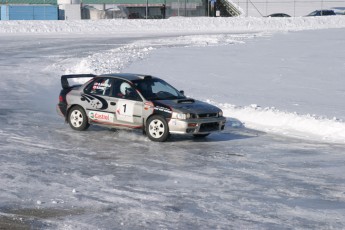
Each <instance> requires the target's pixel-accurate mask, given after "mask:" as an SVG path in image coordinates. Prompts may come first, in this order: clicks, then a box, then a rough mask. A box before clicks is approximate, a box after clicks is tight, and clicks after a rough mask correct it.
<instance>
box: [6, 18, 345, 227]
mask: <svg viewBox="0 0 345 230" xmlns="http://www.w3.org/2000/svg"><path fill="white" fill-rule="evenodd" d="M344 22H345V21H344V18H343V17H332V18H327V17H324V18H320V19H316V18H296V19H277V20H275V19H258V18H256V19H252V18H249V19H241V20H240V19H206V18H203V19H193V20H192V19H182V18H179V19H169V20H157V21H154V20H153V21H151V20H149V21H144V20H130V21H129V20H128V21H127V20H119V21H116V20H113V21H106V20H105V21H98V22H96V21H81V22H79V21H78V22H0V33H1V35H0V42H1V44H6V45H5V46H2V47H1V50H0V64H1V70H0V73H1V81H0V89H1V91H0V96H1V97H0V98H1V101H0V102H1V103H0V146H1V147H0V157H1V162H0V167H1V169H2V170H1V171H0V201H1V202H0V229H1V228H5V229H143V228H144V229H343V228H344V227H345V222H344V218H343V216H345V212H344V210H345V193H344V189H345V188H344V184H345V178H344V176H343V175H345V170H344V163H345V159H344V152H345V149H344V133H345V131H344V130H345V129H344V119H345V117H344V114H345V112H344V109H345V107H344V104H343V103H344V101H345V98H344V97H345V94H344V85H345V82H344V78H343V73H344V72H345V63H344V60H345V57H344V55H345V54H344V52H343V51H342V47H344V46H345V45H344V39H343V38H344V37H345V34H344V29H343V28H344V27H345V23H344ZM205 24H207V26H206V25H205ZM229 25H230V28H229ZM90 31H92V32H93V33H90ZM281 32H283V33H281ZM86 72H87V73H89V72H92V73H109V72H137V73H146V74H153V75H157V76H160V77H162V78H164V79H166V80H167V81H168V82H170V83H172V84H173V85H175V86H176V87H177V88H179V89H183V90H185V92H186V93H187V94H188V95H189V96H191V97H195V98H198V99H202V100H204V101H209V102H210V103H215V104H217V105H219V106H221V107H222V108H223V110H224V112H225V115H226V116H227V118H228V123H227V127H226V130H225V132H223V133H219V134H214V135H210V137H208V138H206V139H205V140H194V139H193V138H192V137H188V136H187V137H180V136H173V137H172V138H171V139H170V141H169V142H166V143H153V142H150V141H149V140H148V139H147V138H146V137H145V136H142V135H141V133H140V132H126V131H114V130H108V129H104V128H99V127H91V128H90V129H89V130H88V131H86V132H74V131H72V130H71V129H70V128H69V127H68V125H66V124H64V123H63V120H62V118H60V117H59V116H58V115H57V114H56V112H55V105H56V103H57V100H58V98H57V96H58V93H59V90H60V88H61V85H60V78H59V77H60V75H61V74H64V73H86Z"/></svg>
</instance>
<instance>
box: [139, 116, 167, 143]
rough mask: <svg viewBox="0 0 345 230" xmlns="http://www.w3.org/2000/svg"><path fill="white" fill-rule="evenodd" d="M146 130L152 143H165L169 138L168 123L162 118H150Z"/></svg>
mask: <svg viewBox="0 0 345 230" xmlns="http://www.w3.org/2000/svg"><path fill="white" fill-rule="evenodd" d="M145 130H146V135H147V136H148V137H149V139H150V140H151V141H157V142H164V141H166V140H167V139H168V137H169V126H168V123H167V122H166V120H165V119H164V118H163V117H161V116H157V115H154V116H152V117H150V118H149V119H148V120H147V122H146V127H145Z"/></svg>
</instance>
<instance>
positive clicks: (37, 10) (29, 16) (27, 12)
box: [1, 5, 58, 20]
mask: <svg viewBox="0 0 345 230" xmlns="http://www.w3.org/2000/svg"><path fill="white" fill-rule="evenodd" d="M1 20H58V8H57V6H53V5H39V6H37V5H2V6H1Z"/></svg>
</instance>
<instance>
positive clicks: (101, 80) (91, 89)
mask: <svg viewBox="0 0 345 230" xmlns="http://www.w3.org/2000/svg"><path fill="white" fill-rule="evenodd" d="M113 82H114V80H113V79H112V78H108V77H98V78H95V79H94V80H93V81H92V82H90V84H89V85H87V86H86V87H85V89H84V93H83V94H82V98H81V100H82V101H83V107H84V108H85V110H86V114H87V116H88V118H89V120H90V121H91V122H93V123H99V124H104V125H113V124H114V123H115V106H116V102H114V101H113V100H112V97H110V94H111V89H112V88H113Z"/></svg>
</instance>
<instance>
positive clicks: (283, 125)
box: [219, 104, 345, 143]
mask: <svg viewBox="0 0 345 230" xmlns="http://www.w3.org/2000/svg"><path fill="white" fill-rule="evenodd" d="M219 106H220V107H221V108H222V109H223V111H224V115H225V116H226V117H231V118H236V119H239V120H240V121H241V122H243V123H245V126H246V127H248V128H252V129H257V130H261V131H265V132H268V133H275V134H279V135H284V136H290V137H296V138H302V139H308V140H317V141H320V140H321V141H325V142H332V143H345V123H344V122H342V121H340V120H338V119H337V118H333V119H328V118H323V117H318V116H316V115H311V114H306V115H303V114H298V113H289V112H283V111H279V110H277V109H276V108H261V107H260V106H258V105H254V104H253V105H250V106H246V107H240V106H235V105H230V104H220V105H219Z"/></svg>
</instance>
